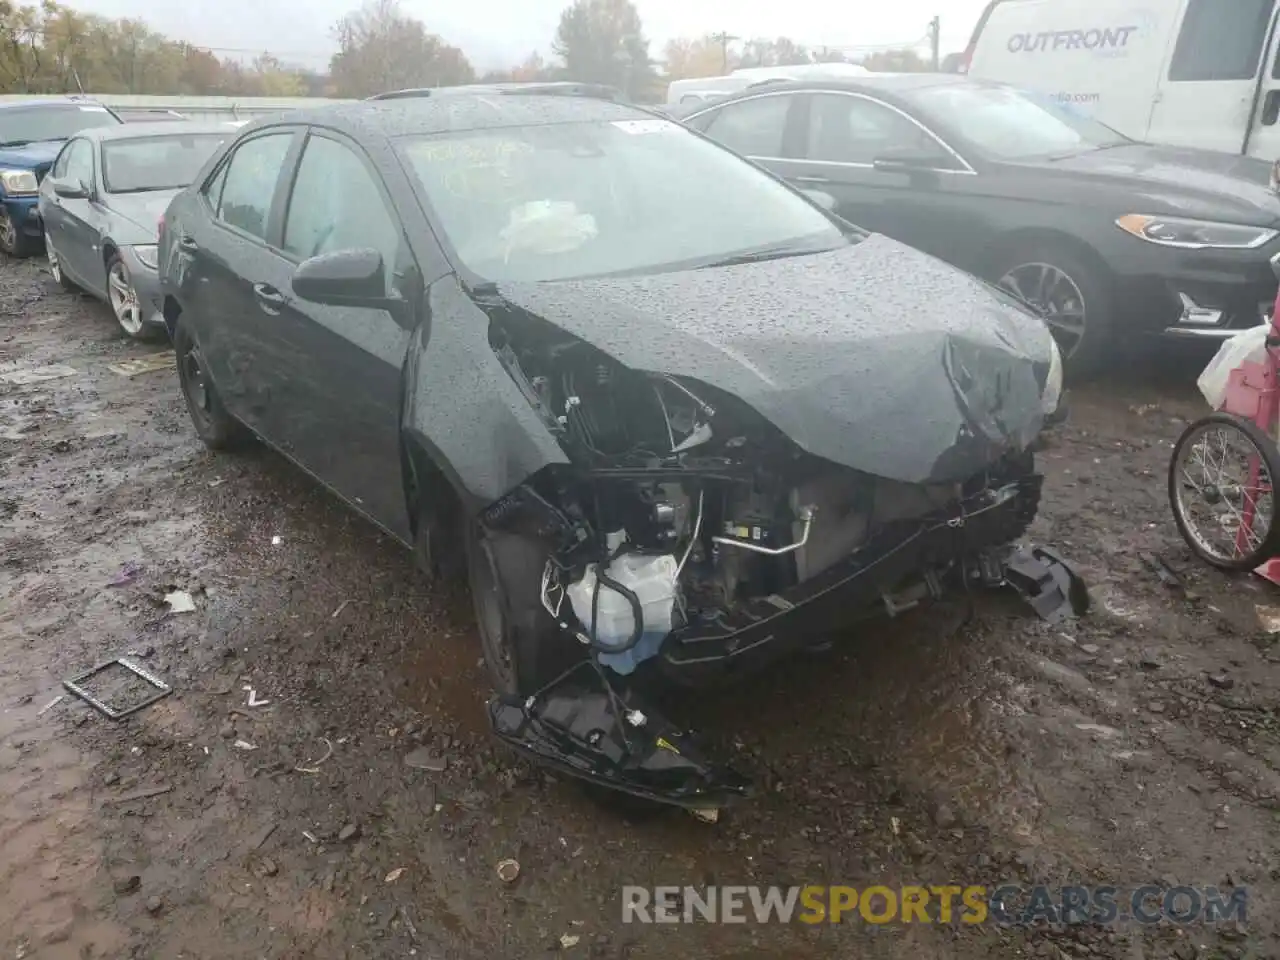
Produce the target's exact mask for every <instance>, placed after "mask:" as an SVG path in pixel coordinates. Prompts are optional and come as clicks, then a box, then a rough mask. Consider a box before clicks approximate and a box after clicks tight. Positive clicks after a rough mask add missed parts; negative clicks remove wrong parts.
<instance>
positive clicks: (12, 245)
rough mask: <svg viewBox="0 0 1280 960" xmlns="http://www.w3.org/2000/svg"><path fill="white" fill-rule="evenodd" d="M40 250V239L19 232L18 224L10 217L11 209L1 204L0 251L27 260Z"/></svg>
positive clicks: (17, 258)
mask: <svg viewBox="0 0 1280 960" xmlns="http://www.w3.org/2000/svg"><path fill="white" fill-rule="evenodd" d="M39 250H40V241H39V240H38V239H36V238H35V237H28V236H27V235H26V234H24V233H19V232H18V228H17V226H15V225H14V222H13V221H12V220H10V219H9V211H8V210H6V209H5V208H4V206H3V205H2V204H0V252H2V253H7V254H8V255H9V256H11V257H13V258H14V259H16V260H25V259H27V258H28V257H32V256H35V254H36V253H38V252H39Z"/></svg>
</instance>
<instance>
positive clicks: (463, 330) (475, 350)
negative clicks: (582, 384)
mask: <svg viewBox="0 0 1280 960" xmlns="http://www.w3.org/2000/svg"><path fill="white" fill-rule="evenodd" d="M427 309H428V316H429V317H430V318H431V319H430V322H429V323H422V324H419V325H418V328H417V329H416V330H415V331H414V334H413V336H412V338H411V339H410V341H409V348H408V352H407V354H406V356H405V365H404V375H403V376H404V385H403V397H404V400H403V404H404V407H403V411H402V413H401V424H402V433H403V436H404V439H405V442H406V444H410V445H415V444H416V445H417V446H419V447H420V448H421V449H423V450H425V451H426V452H427V453H428V454H429V455H430V456H431V457H432V459H433V460H434V461H435V465H436V466H437V467H438V468H439V469H440V471H441V472H442V473H443V474H444V475H445V477H446V478H447V479H448V480H449V482H450V484H452V486H453V489H454V491H455V492H456V493H457V494H458V496H459V499H460V500H461V501H462V504H463V507H464V509H466V510H467V511H468V512H475V511H476V510H478V509H479V508H480V507H482V506H484V505H487V504H489V503H492V502H493V501H494V500H497V499H498V498H499V497H501V496H502V495H503V494H505V493H507V492H508V491H510V490H511V489H513V488H514V487H516V486H518V485H519V484H521V483H523V482H524V481H525V480H527V479H528V478H529V477H530V476H532V475H533V474H535V473H537V472H538V471H539V470H541V469H543V468H544V467H547V466H550V465H552V464H567V463H568V462H569V460H568V457H566V456H565V453H564V451H563V450H562V449H561V448H560V445H559V444H558V443H557V442H556V440H555V438H554V437H553V436H552V435H551V434H550V433H549V432H548V430H547V428H546V427H545V426H544V425H543V423H542V421H540V420H539V419H538V415H537V413H536V412H535V411H534V409H533V408H532V407H531V406H530V405H529V402H528V401H527V400H526V399H525V398H524V396H523V394H521V393H520V390H519V388H518V387H517V386H516V385H515V383H514V382H513V381H512V379H511V377H510V376H509V375H508V374H507V371H506V370H505V369H504V368H503V366H502V364H501V363H500V362H499V361H498V358H497V356H496V354H494V352H493V348H492V347H491V346H490V345H489V323H490V321H489V318H488V317H487V316H486V315H485V313H484V311H482V310H481V309H480V308H479V307H477V306H476V305H475V304H474V303H473V302H472V301H471V298H470V297H469V296H468V295H467V293H466V291H464V290H463V289H462V286H461V284H460V283H459V281H458V278H457V277H456V276H454V275H453V274H448V275H446V276H444V277H441V278H440V279H439V280H437V281H435V282H434V283H433V284H431V286H430V287H429V288H428V289H427Z"/></svg>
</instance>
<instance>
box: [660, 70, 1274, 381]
mask: <svg viewBox="0 0 1280 960" xmlns="http://www.w3.org/2000/svg"><path fill="white" fill-rule="evenodd" d="M676 115H677V116H679V117H681V118H683V120H684V122H685V123H687V124H688V125H689V126H691V127H693V128H695V129H696V130H699V131H701V132H703V133H705V134H706V135H707V136H709V137H711V138H712V139H714V140H717V141H719V142H720V143H722V144H724V145H725V146H727V147H729V148H730V149H732V150H735V151H737V152H738V153H740V154H743V155H745V156H748V157H750V158H751V159H753V160H755V161H756V162H757V163H759V164H761V165H763V166H765V167H767V168H768V169H769V170H771V171H772V172H774V173H775V174H777V175H778V176H781V177H784V178H785V179H787V180H790V181H791V182H792V183H794V184H795V185H796V186H798V187H801V188H803V189H805V190H807V191H818V192H821V193H824V194H827V195H828V202H829V204H830V205H831V206H833V207H834V209H835V212H836V213H838V214H839V215H840V216H842V217H844V218H845V219H847V220H850V221H852V222H853V223H856V224H857V225H858V226H860V227H863V228H864V229H867V230H873V231H876V232H877V233H883V234H885V235H887V236H890V237H893V238H894V239H895V240H900V241H902V242H903V243H908V244H910V245H911V246H913V247H916V248H917V249H920V250H924V251H925V252H927V253H932V254H933V255H935V256H937V257H941V258H942V259H944V260H948V261H950V262H951V263H953V264H955V265H956V266H958V267H961V268H963V269H965V270H968V271H969V272H970V273H975V274H977V275H978V276H981V277H985V278H986V279H988V280H990V281H991V282H993V283H997V284H999V285H1000V286H1002V287H1004V288H1005V289H1006V290H1008V291H1009V292H1010V293H1012V294H1014V295H1016V296H1018V297H1019V298H1021V299H1022V300H1024V301H1025V302H1028V303H1030V304H1031V305H1032V306H1033V307H1034V308H1035V309H1036V310H1037V311H1038V312H1040V313H1041V314H1042V315H1043V316H1044V318H1045V320H1046V321H1047V322H1048V324H1049V326H1050V327H1051V328H1052V330H1053V332H1054V335H1055V336H1056V337H1057V339H1058V343H1059V345H1060V346H1061V348H1062V352H1063V355H1064V357H1065V358H1066V361H1067V367H1068V369H1070V370H1074V371H1075V372H1076V373H1077V374H1083V373H1088V372H1090V371H1096V370H1097V369H1098V368H1100V367H1102V366H1104V365H1105V364H1106V363H1107V362H1108V361H1109V360H1110V359H1111V358H1112V357H1113V356H1115V354H1116V350H1117V348H1118V347H1120V346H1122V344H1123V343H1124V342H1125V341H1139V342H1145V341H1146V337H1145V336H1143V335H1145V334H1157V335H1164V336H1166V337H1175V338H1180V339H1197V340H1202V341H1206V342H1208V343H1214V342H1220V341H1221V340H1222V339H1224V338H1226V337H1230V336H1231V335H1233V334H1235V333H1237V332H1239V330H1240V329H1241V328H1242V327H1250V326H1254V325H1255V324H1257V323H1259V322H1260V321H1261V320H1262V319H1263V318H1264V317H1265V315H1266V313H1267V312H1268V311H1269V309H1270V307H1271V304H1272V301H1274V299H1275V295H1276V280H1275V277H1274V276H1273V275H1272V272H1271V266H1270V261H1271V259H1272V258H1273V257H1276V256H1278V255H1280V197H1278V196H1277V194H1276V190H1275V187H1274V185H1273V184H1272V182H1271V172H1272V165H1271V164H1269V163H1264V162H1263V161H1261V160H1257V159H1254V158H1251V157H1241V156H1236V155H1234V154H1226V153H1214V152H1211V151H1208V150H1189V149H1183V148H1179V147H1169V146H1159V145H1156V144H1148V143H1139V142H1137V141H1134V140H1130V139H1129V138H1127V137H1125V136H1122V135H1121V134H1119V133H1117V132H1116V131H1115V130H1112V129H1111V128H1110V127H1107V126H1104V125H1103V124H1101V123H1099V122H1097V121H1096V120H1091V119H1089V118H1088V117H1085V116H1082V115H1080V114H1078V113H1075V112H1073V111H1072V110H1071V109H1069V108H1067V107H1065V106H1063V105H1062V104H1060V103H1057V102H1056V101H1054V100H1052V99H1051V98H1048V97H1043V96H1039V95H1037V94H1033V93H1028V92H1026V91H1022V90H1017V89H1015V88H1013V87H1008V86H1005V85H1003V84H997V83H984V82H980V81H976V80H968V79H966V78H964V77H955V76H947V75H944V74H901V75H893V74H872V75H870V76H867V77H861V78H858V79H856V80H854V79H851V80H844V79H841V80H829V79H824V80H820V81H818V80H814V81H805V82H780V83H771V84H768V85H762V86H759V87H755V88H751V89H748V90H745V91H743V92H741V93H739V94H736V95H734V96H732V97H728V98H726V99H723V100H718V101H716V102H714V103H711V104H705V103H703V104H697V105H694V106H692V107H689V108H686V109H684V110H678V111H676ZM941 306H942V307H943V308H945V306H946V305H941Z"/></svg>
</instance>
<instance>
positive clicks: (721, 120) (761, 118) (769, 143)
mask: <svg viewBox="0 0 1280 960" xmlns="http://www.w3.org/2000/svg"><path fill="white" fill-rule="evenodd" d="M793 99H794V98H793V97H789V96H773V97H756V98H754V99H751V100H739V101H738V102H737V103H731V104H729V105H728V106H724V107H721V108H720V109H719V110H717V111H716V112H715V113H713V114H712V119H711V121H710V122H709V123H708V124H707V125H706V126H704V127H703V128H702V131H703V132H704V133H705V134H706V135H707V136H709V137H711V138H712V139H713V140H717V141H719V142H720V143H722V144H724V145H725V146H726V147H728V148H729V149H730V150H733V151H734V152H735V153H740V154H742V155H743V156H744V157H780V156H782V137H783V134H784V132H785V131H786V128H787V110H788V109H789V108H790V106H791V103H792V101H793Z"/></svg>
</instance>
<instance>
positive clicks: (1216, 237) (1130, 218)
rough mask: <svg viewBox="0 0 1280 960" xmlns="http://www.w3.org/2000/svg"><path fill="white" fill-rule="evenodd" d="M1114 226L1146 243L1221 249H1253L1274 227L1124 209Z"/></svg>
mask: <svg viewBox="0 0 1280 960" xmlns="http://www.w3.org/2000/svg"><path fill="white" fill-rule="evenodd" d="M1116 226H1117V227H1119V228H1120V229H1121V230H1123V231H1125V232H1126V233H1131V234H1133V235H1134V236H1135V237H1138V238H1139V239H1141V240H1146V241H1147V242H1148V243H1158V244H1160V245H1161V246H1162V247H1181V248H1183V249H1185V250H1200V249H1203V248H1205V247H1215V248H1218V249H1223V250H1252V249H1254V248H1255V247H1260V246H1262V245H1263V244H1264V243H1267V242H1268V241H1270V240H1272V239H1273V238H1274V237H1275V236H1276V231H1274V230H1268V229H1267V228H1266V227H1246V226H1244V225H1243V224H1238V223H1212V222H1210V221H1208V220H1188V219H1186V218H1185V217H1151V216H1147V215H1146V214H1141V213H1127V214H1125V215H1124V216H1123V217H1121V218H1120V219H1119V220H1117V221H1116Z"/></svg>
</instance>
